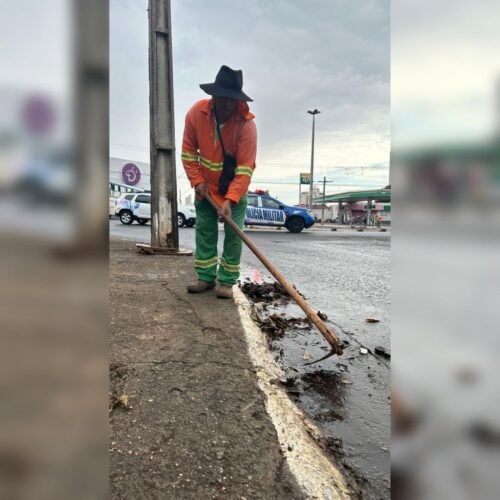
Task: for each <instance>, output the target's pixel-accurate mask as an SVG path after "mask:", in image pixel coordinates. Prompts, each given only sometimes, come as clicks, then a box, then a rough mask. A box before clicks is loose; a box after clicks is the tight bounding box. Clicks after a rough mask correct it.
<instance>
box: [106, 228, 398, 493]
mask: <svg viewBox="0 0 500 500" xmlns="http://www.w3.org/2000/svg"><path fill="white" fill-rule="evenodd" d="M221 227H222V226H221ZM110 233H111V234H112V235H115V236H119V237H123V238H130V239H133V240H136V241H148V240H149V234H150V227H149V226H139V225H137V224H133V225H132V226H124V225H122V224H121V223H120V222H119V221H117V220H112V221H110ZM247 234H248V235H249V236H250V238H252V240H253V241H254V242H255V243H256V245H257V246H258V247H259V248H260V249H261V251H262V252H264V254H265V255H266V256H267V257H268V258H269V259H270V260H271V261H272V262H273V263H274V264H275V265H276V266H277V267H278V269H279V270H280V271H281V272H282V273H283V274H284V276H285V277H286V278H287V279H288V280H290V281H291V282H292V283H294V284H295V286H296V287H297V289H298V290H299V291H300V292H301V293H303V294H304V295H305V296H306V297H307V299H308V301H309V303H310V304H311V305H312V306H313V307H314V308H315V309H317V310H320V311H321V312H323V313H325V314H326V315H327V316H328V320H327V325H328V326H329V328H330V329H332V330H333V331H334V332H335V333H336V334H337V335H338V336H339V338H340V339H341V340H345V341H347V342H348V343H349V344H348V346H347V348H346V349H345V350H344V354H343V355H342V356H341V357H335V356H334V357H331V358H329V359H327V360H325V361H323V362H320V363H318V364H314V365H311V366H305V365H304V363H305V362H306V361H311V360H314V359H318V358H319V357H321V356H322V355H324V354H325V350H324V349H325V348H326V342H325V341H324V340H323V337H322V336H321V335H320V334H319V332H317V331H316V330H314V331H309V330H300V329H296V330H293V329H292V330H291V331H289V332H287V334H286V335H285V336H284V337H283V338H282V339H277V340H273V342H272V344H273V348H274V349H275V352H276V357H277V359H279V361H280V363H281V364H282V365H283V367H284V370H285V372H286V374H287V377H288V379H289V385H290V388H289V392H290V396H291V397H292V398H294V399H295V400H296V402H297V404H298V406H299V407H300V408H301V409H302V410H303V411H304V412H306V413H307V414H309V415H310V417H311V418H312V419H313V421H314V422H315V424H316V425H317V426H318V427H320V428H321V429H322V431H323V432H324V434H325V436H326V438H327V440H326V443H325V445H326V447H327V449H328V450H329V452H330V453H332V454H333V455H334V456H335V458H336V459H337V461H341V462H342V463H343V465H344V469H345V472H346V473H347V474H349V475H350V476H351V477H352V478H353V481H354V482H355V483H356V484H357V485H358V486H359V488H360V490H361V491H362V496H363V498H389V497H390V489H389V488H390V483H389V481H390V399H389V383H390V359H387V358H385V357H382V356H379V355H376V354H375V347H377V346H382V347H384V348H385V349H387V351H390V274H389V271H390V267H389V266H390V237H389V234H390V233H379V232H356V231H353V230H350V229H347V228H346V229H341V230H339V231H337V232H331V231H328V230H326V229H319V228H318V229H316V230H314V231H311V230H308V231H305V232H302V233H300V234H291V233H289V232H288V231H286V230H281V231H278V230H268V229H255V230H254V229H251V230H249V231H248V232H247ZM222 236H223V234H222V232H221V233H220V238H219V244H221V243H222ZM179 240H180V246H181V247H186V248H194V229H189V228H181V229H180V231H179ZM246 277H250V278H251V279H252V280H255V279H256V278H257V279H259V278H262V279H263V280H265V281H271V280H273V281H274V279H273V278H272V277H271V275H270V273H269V272H268V271H267V270H266V269H265V268H264V267H263V266H262V264H261V263H260V262H259V261H258V259H257V258H256V257H255V256H254V255H253V254H252V253H251V252H250V250H248V249H247V248H246V247H245V248H244V252H243V259H242V280H243V279H245V278H246ZM286 312H287V315H289V316H294V317H303V313H302V311H301V310H300V309H299V308H298V307H297V306H294V305H290V306H288V307H287V309H286ZM370 317H372V318H376V319H378V320H380V321H379V322H377V323H368V322H367V321H366V319H367V318H370ZM361 347H364V348H367V349H368V354H362V353H361V351H360V348H361Z"/></svg>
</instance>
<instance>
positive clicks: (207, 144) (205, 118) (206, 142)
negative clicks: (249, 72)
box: [181, 99, 257, 205]
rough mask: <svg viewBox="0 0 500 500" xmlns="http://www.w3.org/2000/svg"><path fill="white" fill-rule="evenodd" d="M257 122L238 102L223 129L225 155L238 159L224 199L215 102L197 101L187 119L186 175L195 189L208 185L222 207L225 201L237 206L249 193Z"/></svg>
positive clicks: (253, 165)
mask: <svg viewBox="0 0 500 500" xmlns="http://www.w3.org/2000/svg"><path fill="white" fill-rule="evenodd" d="M254 118H255V117H254V115H253V114H252V113H250V111H249V108H248V105H247V104H246V102H244V101H238V106H237V109H236V111H235V112H234V113H233V115H232V116H231V118H229V120H228V121H227V122H226V123H224V125H223V126H222V127H221V135H222V141H223V143H224V149H225V150H226V154H230V155H232V156H234V157H235V158H236V170H235V176H234V179H233V180H232V182H231V184H230V185H229V189H228V191H227V193H226V195H225V196H223V195H222V194H221V193H219V178H220V176H221V174H222V165H223V160H224V158H223V153H222V147H221V145H220V141H219V138H218V136H217V129H216V126H215V119H214V109H213V101H212V99H203V100H201V101H198V102H197V103H195V104H194V105H193V106H192V107H191V109H190V110H189V111H188V113H187V115H186V125H185V128H184V136H183V139H182V154H181V159H182V164H183V165H184V169H185V171H186V175H187V177H188V179H189V181H190V182H191V186H193V187H195V186H197V185H198V184H200V183H201V182H205V183H206V184H207V185H208V188H209V190H210V194H211V195H212V198H213V199H214V200H215V201H216V202H217V203H218V204H219V205H220V204H222V202H223V201H224V199H226V200H231V201H233V202H235V203H238V202H239V201H240V198H241V197H242V196H244V195H246V193H247V192H248V186H249V185H250V181H251V179H252V174H253V171H254V169H255V157H256V154H257V127H256V126H255V122H254Z"/></svg>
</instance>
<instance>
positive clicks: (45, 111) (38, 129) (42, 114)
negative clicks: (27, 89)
mask: <svg viewBox="0 0 500 500" xmlns="http://www.w3.org/2000/svg"><path fill="white" fill-rule="evenodd" d="M22 113H23V121H24V125H25V126H26V128H27V129H28V130H29V131H30V132H31V133H33V134H36V135H43V134H46V133H48V132H50V130H51V129H52V128H53V126H54V123H55V121H56V113H55V110H54V106H53V105H52V103H51V101H49V99H47V98H46V97H44V96H39V95H34V96H30V97H28V98H27V99H26V101H25V102H24V106H23V110H22Z"/></svg>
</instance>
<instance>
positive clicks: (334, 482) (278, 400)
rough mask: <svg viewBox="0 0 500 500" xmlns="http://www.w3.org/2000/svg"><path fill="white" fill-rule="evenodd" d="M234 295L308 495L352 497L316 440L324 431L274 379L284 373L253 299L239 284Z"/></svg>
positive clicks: (285, 445) (285, 447)
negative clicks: (255, 318) (255, 317)
mask: <svg viewBox="0 0 500 500" xmlns="http://www.w3.org/2000/svg"><path fill="white" fill-rule="evenodd" d="M234 298H235V301H236V304H237V306H238V310H239V313H240V318H241V323H242V325H243V330H244V332H245V337H246V341H247V345H248V352H249V354H250V359H251V361H252V364H253V365H254V367H255V370H256V373H257V383H258V385H259V388H260V389H261V390H262V392H263V393H264V394H265V396H266V401H265V404H266V410H267V413H268V414H269V416H270V417H271V420H272V422H273V424H274V427H275V429H276V433H277V437H278V441H279V445H280V448H281V452H282V454H283V456H284V457H285V459H286V461H287V463H288V466H289V468H290V471H291V472H292V474H293V475H294V476H295V478H296V480H297V482H298V484H299V486H300V487H301V488H302V490H303V492H304V494H305V495H306V496H307V498H317V499H322V500H323V499H324V500H333V499H341V500H344V499H350V498H352V495H351V492H350V490H349V488H348V487H347V485H346V482H345V480H344V478H343V476H342V474H341V472H340V471H339V470H338V469H337V468H336V467H335V465H334V464H333V463H332V462H331V461H330V460H329V459H328V457H327V456H326V454H325V452H324V451H323V450H322V449H321V448H320V446H318V444H316V442H315V440H314V437H319V436H320V435H321V433H320V431H319V429H318V428H317V427H316V426H315V425H314V424H312V423H311V422H310V421H309V420H308V419H307V418H306V417H305V415H304V414H303V413H302V412H301V411H300V410H299V409H298V408H297V407H296V406H295V405H294V404H293V403H292V401H291V400H290V398H289V397H288V395H287V393H286V391H285V390H284V389H283V388H282V387H280V386H279V385H277V384H275V383H273V381H276V380H279V379H282V378H283V377H284V373H283V371H282V370H281V368H280V367H279V365H278V364H277V363H276V362H275V361H274V359H273V356H272V354H271V352H270V351H269V348H268V346H267V340H266V338H265V336H264V334H263V333H262V331H261V330H260V328H259V327H258V326H257V325H256V324H255V322H254V321H253V320H252V317H251V305H250V302H249V301H248V300H247V298H246V297H245V295H244V294H243V292H242V291H241V290H240V289H239V288H238V287H234Z"/></svg>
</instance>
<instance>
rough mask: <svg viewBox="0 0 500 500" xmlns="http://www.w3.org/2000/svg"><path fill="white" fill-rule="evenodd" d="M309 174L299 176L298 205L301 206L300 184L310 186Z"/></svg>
mask: <svg viewBox="0 0 500 500" xmlns="http://www.w3.org/2000/svg"><path fill="white" fill-rule="evenodd" d="M310 182H311V174H310V173H309V172H304V173H301V174H300V175H299V205H301V204H302V200H301V198H302V184H310Z"/></svg>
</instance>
